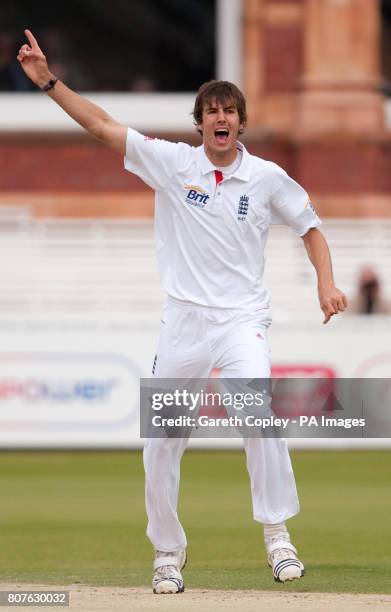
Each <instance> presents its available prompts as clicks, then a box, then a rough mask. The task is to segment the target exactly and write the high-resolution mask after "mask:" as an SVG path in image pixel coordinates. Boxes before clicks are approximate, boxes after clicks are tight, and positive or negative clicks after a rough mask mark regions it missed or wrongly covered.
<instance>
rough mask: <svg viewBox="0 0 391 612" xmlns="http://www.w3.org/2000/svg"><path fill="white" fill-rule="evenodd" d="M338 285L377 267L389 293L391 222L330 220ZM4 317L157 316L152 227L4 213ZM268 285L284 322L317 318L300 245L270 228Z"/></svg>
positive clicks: (347, 285)
mask: <svg viewBox="0 0 391 612" xmlns="http://www.w3.org/2000/svg"><path fill="white" fill-rule="evenodd" d="M323 231H324V233H325V234H326V236H327V239H328V241H329V244H330V248H331V250H332V255H333V261H334V268H335V270H336V277H337V278H336V280H337V283H338V285H339V286H341V287H342V288H343V289H344V291H345V292H346V293H347V295H349V296H352V295H353V294H354V291H355V287H356V283H357V276H358V271H359V269H360V268H361V266H364V265H367V264H370V265H372V266H373V267H374V268H375V269H376V270H377V272H378V274H379V276H380V279H381V281H382V286H383V289H384V292H385V294H386V295H387V294H388V295H390V289H391V287H390V278H389V277H388V276H387V270H389V269H390V267H391V219H386V220H385V219H373V220H370V219H356V220H352V219H349V220H348V219H346V220H343V219H338V220H336V219H335V220H333V219H327V220H326V221H324V223H323ZM0 261H1V274H0V313H4V314H5V313H17V312H19V313H23V312H26V313H33V312H53V313H54V312H75V313H88V312H90V313H105V312H106V313H108V312H111V313H132V314H135V315H139V314H143V313H148V312H157V311H158V310H159V308H160V305H161V303H162V300H163V299H164V293H163V291H162V289H161V287H160V283H159V275H158V271H157V265H156V259H155V247H154V236H153V222H152V220H150V219H143V220H141V219H140V220H118V219H93V220H85V219H84V220H83V219H58V218H57V219H37V218H35V217H33V216H31V215H30V212H29V208H28V206H25V207H20V206H18V207H12V206H10V207H6V206H3V207H0ZM265 278H266V283H267V286H268V288H269V291H270V295H271V302H272V309H273V313H274V315H275V316H276V315H277V316H279V317H282V316H283V317H284V318H287V317H294V316H297V315H298V314H300V315H302V314H303V313H306V314H307V315H310V314H311V313H316V314H317V315H318V304H317V298H316V291H314V287H315V278H314V272H313V270H312V267H311V266H310V265H309V264H308V260H307V257H306V255H305V251H304V247H303V244H302V243H301V240H298V239H297V237H296V236H295V235H294V234H293V233H292V232H291V231H290V230H289V229H287V228H285V227H281V226H275V227H273V228H272V229H271V232H270V236H269V241H268V246H267V258H266V273H265Z"/></svg>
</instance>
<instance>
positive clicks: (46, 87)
mask: <svg viewBox="0 0 391 612" xmlns="http://www.w3.org/2000/svg"><path fill="white" fill-rule="evenodd" d="M57 81H58V79H57V77H54V79H50V81H48V82H47V83H46V85H45V87H42V91H49V89H53V87H54V86H55V84H56V83H57Z"/></svg>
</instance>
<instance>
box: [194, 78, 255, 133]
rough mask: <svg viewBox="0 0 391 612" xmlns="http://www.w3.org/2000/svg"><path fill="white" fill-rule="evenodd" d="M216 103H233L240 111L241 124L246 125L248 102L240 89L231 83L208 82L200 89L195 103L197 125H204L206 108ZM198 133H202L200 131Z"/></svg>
mask: <svg viewBox="0 0 391 612" xmlns="http://www.w3.org/2000/svg"><path fill="white" fill-rule="evenodd" d="M214 101H216V102H217V103H218V104H226V103H227V102H232V103H233V104H234V105H235V106H236V108H237V109H238V113H239V120H240V123H242V124H243V125H245V124H246V122H247V110H246V100H245V97H244V95H243V94H242V92H241V91H240V89H239V88H238V87H236V85H234V84H233V83H230V82H229V81H207V83H204V84H203V85H201V87H200V88H199V90H198V93H197V97H196V99H195V102H194V109H193V117H194V123H195V125H200V124H201V123H202V112H203V110H204V106H205V105H206V104H210V103H211V102H214ZM198 131H199V132H200V133H202V132H201V131H200V130H198ZM242 131H243V130H239V133H242Z"/></svg>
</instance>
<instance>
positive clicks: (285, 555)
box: [268, 533, 297, 563]
mask: <svg viewBox="0 0 391 612" xmlns="http://www.w3.org/2000/svg"><path fill="white" fill-rule="evenodd" d="M290 541H291V539H290V537H289V534H287V533H283V534H281V535H276V536H273V537H271V538H270V539H269V540H268V546H271V545H272V544H274V543H275V542H287V543H289V544H290ZM269 557H270V560H271V561H272V563H275V562H278V561H283V560H284V559H292V557H293V558H294V559H297V555H296V554H295V553H294V551H293V550H291V549H290V548H284V547H283V546H281V548H276V550H274V551H273V552H271V553H269Z"/></svg>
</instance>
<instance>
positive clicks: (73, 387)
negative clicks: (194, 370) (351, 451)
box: [0, 315, 391, 448]
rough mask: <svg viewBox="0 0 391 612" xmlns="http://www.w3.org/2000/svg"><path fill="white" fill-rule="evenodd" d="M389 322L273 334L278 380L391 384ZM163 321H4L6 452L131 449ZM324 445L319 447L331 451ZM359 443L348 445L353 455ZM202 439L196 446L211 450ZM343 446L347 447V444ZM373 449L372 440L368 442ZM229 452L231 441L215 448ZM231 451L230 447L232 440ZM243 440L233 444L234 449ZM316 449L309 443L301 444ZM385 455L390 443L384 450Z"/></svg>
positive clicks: (290, 323) (0, 370)
mask: <svg viewBox="0 0 391 612" xmlns="http://www.w3.org/2000/svg"><path fill="white" fill-rule="evenodd" d="M390 322H391V321H390V318H389V317H365V316H364V317H348V316H343V317H342V316H341V317H340V318H335V319H334V320H332V321H331V323H329V324H328V325H327V326H323V325H322V324H321V320H317V319H316V320H305V321H304V320H301V319H298V318H295V319H290V320H284V321H275V322H274V323H273V325H272V327H271V329H270V333H269V340H270V344H271V348H272V363H273V372H274V374H275V375H276V376H281V375H288V376H297V377H306V376H318V377H326V376H335V377H342V378H365V377H369V378H385V379H388V378H391V347H390V343H389V337H390V336H389V334H390ZM158 327H159V317H158V316H152V315H151V316H145V317H144V318H142V319H140V318H139V317H138V318H137V319H136V318H132V316H129V317H127V318H124V317H118V316H115V317H112V318H111V317H109V316H106V317H105V318H102V317H96V318H94V317H88V319H87V318H82V317H78V316H76V315H74V316H73V317H70V316H69V315H66V316H64V317H61V316H59V315H56V316H55V317H52V318H50V317H46V318H43V317H42V316H40V317H38V316H37V317H33V316H30V317H29V318H23V319H22V318H18V317H5V316H3V317H2V318H1V319H0V338H1V346H0V448H15V447H30V448H56V447H67V448H69V447H73V448H91V447H94V448H133V447H139V446H141V445H142V440H141V439H140V436H139V379H140V377H149V376H150V372H151V367H152V363H153V357H154V353H155V348H156V343H157V335H158V331H159V330H158ZM325 442H326V441H325V440H323V441H321V440H316V446H317V447H319V446H322V445H323V446H324V445H325ZM356 442H362V441H361V440H358V441H357V440H351V441H349V444H348V445H349V446H354V444H355V443H356ZM212 443H213V441H211V440H197V441H196V442H195V445H196V446H211V444H212ZM339 443H341V441H339ZM365 443H366V444H367V446H371V445H372V446H373V445H374V441H373V440H372V441H371V440H367V441H365ZM217 444H220V446H221V445H224V446H227V440H224V441H220V443H218V442H217ZM228 445H231V441H228ZM238 445H239V446H240V441H238V440H232V446H233V447H237V446H238ZM295 445H296V446H309V445H311V444H310V441H309V440H303V441H301V442H300V441H299V440H296V443H295ZM382 445H383V446H387V445H388V442H387V440H383V441H382Z"/></svg>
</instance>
